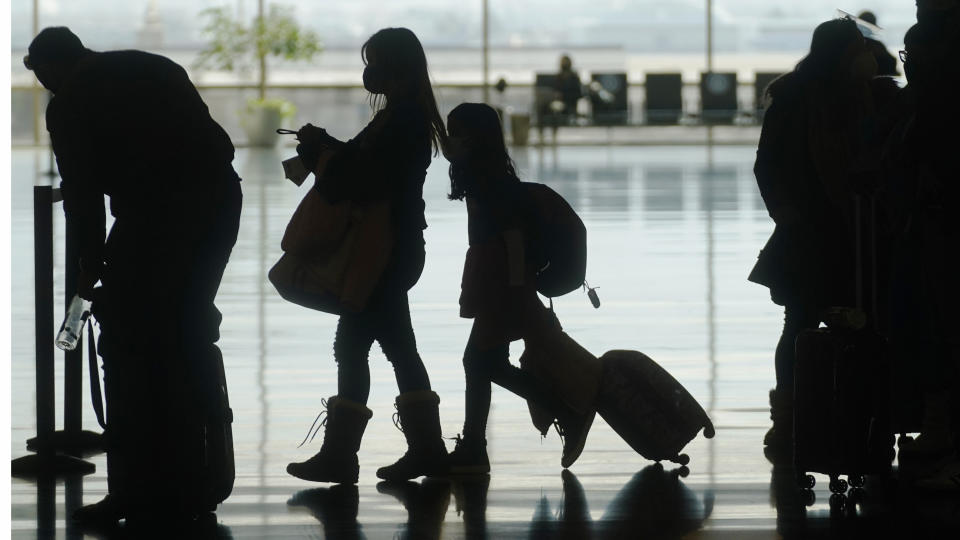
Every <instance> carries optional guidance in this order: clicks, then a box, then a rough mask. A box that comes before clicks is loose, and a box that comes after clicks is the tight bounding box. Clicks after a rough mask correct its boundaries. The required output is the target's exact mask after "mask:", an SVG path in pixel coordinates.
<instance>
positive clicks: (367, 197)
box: [287, 28, 447, 483]
mask: <svg viewBox="0 0 960 540" xmlns="http://www.w3.org/2000/svg"><path fill="white" fill-rule="evenodd" d="M361 55H362V57H363V60H364V63H365V64H366V67H365V69H364V71H363V85H364V88H366V89H367V90H368V91H369V92H370V93H371V103H372V104H373V106H374V107H375V108H376V109H378V110H377V113H376V115H375V116H374V118H373V120H372V121H371V122H370V124H368V125H367V127H366V128H364V129H363V131H361V132H360V133H359V134H358V135H357V136H356V137H354V138H353V139H351V140H350V141H348V142H346V143H339V142H337V141H335V140H332V138H331V137H329V136H328V135H326V132H324V131H323V130H321V129H319V128H316V127H314V126H311V125H309V124H307V125H306V126H304V127H303V128H301V130H300V132H299V138H300V141H301V145H300V147H298V152H299V153H300V155H301V157H302V158H303V160H304V162H305V163H306V164H307V166H308V168H310V169H312V170H320V169H322V174H321V175H319V176H321V177H322V181H320V182H318V189H320V190H321V192H322V193H323V194H324V196H325V197H326V198H327V199H328V200H329V201H330V202H334V203H335V202H338V201H341V200H350V201H358V202H365V201H376V200H387V201H389V202H390V206H391V218H392V225H393V229H394V231H393V236H394V239H395V241H394V245H393V249H392V252H391V256H390V262H389V263H388V265H387V268H386V270H385V272H384V274H383V277H382V278H381V282H380V283H379V285H378V286H377V289H376V290H375V291H374V293H373V295H372V297H371V299H370V300H369V302H368V304H367V306H366V308H365V309H364V310H363V311H362V312H360V313H355V314H353V313H351V314H344V315H341V316H340V321H339V323H338V325H337V334H336V338H335V341H334V345H333V351H334V358H335V360H336V362H337V395H335V396H333V397H331V398H330V399H329V400H327V401H326V407H327V417H326V420H325V422H326V430H325V433H324V440H323V446H322V447H321V448H320V451H319V452H318V453H317V454H316V455H314V456H313V457H311V458H310V459H308V460H307V461H305V462H302V463H291V464H289V465H288V466H287V472H288V473H290V474H292V475H293V476H296V477H298V478H302V479H304V480H313V481H316V482H335V483H354V482H356V481H357V478H358V474H359V464H358V460H357V451H358V450H359V448H360V440H361V438H362V436H363V432H364V429H365V428H366V425H367V421H368V420H369V419H370V417H371V415H372V412H371V411H370V409H368V408H367V407H366V402H367V397H368V395H369V393H370V367H369V365H368V358H367V357H368V353H369V351H370V347H371V346H372V345H373V342H374V341H377V342H379V343H380V347H381V348H382V349H383V352H384V354H385V355H386V357H387V359H388V360H389V361H390V362H391V363H392V364H393V369H394V372H395V374H396V378H397V386H398V388H399V392H400V395H399V396H398V397H397V399H396V407H397V411H398V414H399V419H400V425H401V426H402V427H401V429H402V430H403V433H404V436H405V437H406V440H407V444H408V449H407V452H406V454H404V455H403V457H401V458H400V460H399V461H397V462H396V463H394V464H393V465H390V466H387V467H382V468H380V469H379V470H378V471H377V476H378V477H380V478H383V479H386V480H405V479H410V478H416V477H418V476H423V475H433V474H442V473H445V472H446V464H447V452H446V449H445V447H444V444H443V440H442V438H441V434H440V419H439V412H438V407H439V402H440V399H439V397H438V396H437V394H436V393H434V392H433V391H432V390H431V388H430V379H429V377H428V376H427V371H426V369H425V368H424V366H423V361H422V360H421V359H420V355H419V354H418V353H417V345H416V340H415V338H414V334H413V327H412V325H411V321H410V306H409V303H408V299H407V291H408V290H409V289H410V288H412V287H413V286H414V284H416V283H417V281H418V280H419V279H420V274H421V272H422V271H423V263H424V256H425V251H424V240H423V230H424V229H425V228H426V226H427V224H426V220H425V219H424V202H423V182H424V178H425V176H426V170H427V167H428V166H429V165H430V160H431V155H432V153H435V152H436V150H437V149H438V148H440V146H441V144H442V142H443V140H444V138H445V132H444V126H443V120H442V119H441V117H440V113H439V112H438V111H437V105H436V101H435V99H434V96H433V88H432V87H431V85H430V78H429V75H428V73H427V60H426V55H425V54H424V51H423V47H422V46H421V44H420V41H419V40H418V39H417V37H416V35H414V33H413V32H411V31H410V30H408V29H406V28H385V29H383V30H380V31H378V32H377V33H375V34H374V35H373V36H372V37H371V38H370V39H369V40H367V42H366V43H365V44H364V45H363V48H362V50H361Z"/></svg>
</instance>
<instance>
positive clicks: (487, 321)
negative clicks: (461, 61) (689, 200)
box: [445, 103, 595, 474]
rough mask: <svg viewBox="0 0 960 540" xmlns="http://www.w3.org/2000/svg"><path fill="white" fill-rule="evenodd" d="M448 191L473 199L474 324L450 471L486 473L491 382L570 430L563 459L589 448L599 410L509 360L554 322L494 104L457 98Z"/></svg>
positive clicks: (467, 284) (469, 261) (466, 282)
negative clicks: (566, 398) (567, 399)
mask: <svg viewBox="0 0 960 540" xmlns="http://www.w3.org/2000/svg"><path fill="white" fill-rule="evenodd" d="M447 123H448V129H449V138H448V141H447V145H446V148H445V155H446V157H447V158H448V159H449V160H450V163H451V165H450V195H449V196H450V199H452V200H463V199H464V198H465V199H466V201H467V213H468V220H469V221H468V231H469V239H470V248H469V250H468V251H467V258H466V262H465V264H464V269H463V281H462V285H461V287H462V291H461V295H460V316H461V317H465V318H472V319H473V320H474V322H473V328H472V330H471V332H470V338H469V340H468V341H467V347H466V350H465V351H464V353H463V367H464V371H465V375H466V412H465V418H464V425H463V438H462V439H458V441H457V446H456V449H455V450H454V451H453V453H452V454H450V472H451V473H455V474H457V473H459V474H470V473H477V474H482V473H486V472H489V471H490V462H489V459H488V457H487V441H486V427H487V415H488V413H489V410H490V382H491V381H492V382H496V383H497V384H499V385H501V386H503V387H504V388H506V389H508V390H510V391H511V392H513V393H515V394H517V395H519V396H521V397H523V398H525V399H527V400H529V401H531V402H533V403H536V404H537V405H539V406H542V407H543V408H545V409H546V410H548V411H550V413H551V414H553V415H554V417H555V418H556V426H557V429H558V431H559V432H560V433H561V436H563V438H564V448H563V458H562V460H561V463H562V465H563V466H564V467H568V466H570V465H571V464H573V462H574V461H575V460H576V459H577V457H578V456H579V455H580V452H581V451H582V450H583V444H584V441H585V440H586V437H587V433H588V432H589V429H590V425H591V423H592V421H593V418H594V414H595V413H589V414H582V415H581V414H578V413H577V412H575V411H574V410H573V409H571V408H570V407H569V406H568V405H566V404H565V403H564V402H563V401H562V400H561V399H560V398H559V397H558V396H556V394H554V393H553V392H552V391H551V389H550V388H549V387H547V386H546V385H545V384H544V383H543V382H541V381H540V380H538V379H537V378H536V377H534V376H533V375H532V374H531V373H530V372H527V371H524V370H521V369H520V368H518V367H516V366H514V365H512V364H511V363H510V361H509V344H510V342H511V341H516V340H518V339H523V338H528V337H530V336H531V335H533V334H535V333H540V332H548V331H550V330H551V329H553V328H556V327H557V326H558V324H557V322H556V318H555V317H554V315H553V313H552V312H551V311H549V310H548V309H546V308H545V307H544V306H543V304H542V303H541V302H540V300H539V298H538V297H537V286H536V272H537V270H538V269H539V268H540V267H541V265H539V264H538V262H539V261H541V260H542V259H543V257H542V254H541V253H539V249H540V247H539V246H540V244H541V243H540V241H539V239H538V236H539V233H538V226H537V209H536V208H535V206H534V204H533V201H532V200H531V197H530V195H529V194H528V190H527V185H525V184H524V183H522V182H521V181H520V179H519V178H518V177H517V173H516V170H515V169H514V166H513V162H512V161H511V159H510V156H509V155H508V154H507V149H506V145H505V143H504V140H503V129H502V127H501V125H500V119H499V117H498V116H497V113H496V111H494V110H493V109H492V108H491V107H489V106H487V105H483V104H478V103H463V104H461V105H458V106H457V107H456V108H455V109H453V111H451V112H450V114H449V116H448V117H447Z"/></svg>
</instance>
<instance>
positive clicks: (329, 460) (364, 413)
mask: <svg viewBox="0 0 960 540" xmlns="http://www.w3.org/2000/svg"><path fill="white" fill-rule="evenodd" d="M371 416H373V412H372V411H371V410H370V409H368V408H367V407H366V406H364V405H361V404H360V403H357V402H355V401H350V400H349V399H345V398H342V397H340V396H333V397H331V398H330V399H329V400H328V401H327V418H326V419H325V420H324V423H325V431H324V434H323V446H321V447H320V451H319V452H317V453H316V454H315V455H314V456H313V457H311V458H310V459H308V460H307V461H304V462H301V463H290V464H289V465H287V473H289V474H290V475H292V476H296V477H297V478H300V479H302V480H310V481H312V482H332V483H335V484H356V483H357V479H358V478H359V476H360V463H359V461H358V460H357V451H359V450H360V439H362V438H363V431H364V430H365V429H366V428H367V421H368V420H370V417H371Z"/></svg>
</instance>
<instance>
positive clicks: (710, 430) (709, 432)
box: [703, 422, 717, 439]
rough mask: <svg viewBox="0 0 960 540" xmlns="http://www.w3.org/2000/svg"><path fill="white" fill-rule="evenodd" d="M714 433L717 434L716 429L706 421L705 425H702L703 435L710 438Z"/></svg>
mask: <svg viewBox="0 0 960 540" xmlns="http://www.w3.org/2000/svg"><path fill="white" fill-rule="evenodd" d="M716 434H717V430H715V429H713V424H711V423H709V422H708V423H707V425H705V426H703V436H704V437H706V438H708V439H712V438H713V437H714V436H715V435H716Z"/></svg>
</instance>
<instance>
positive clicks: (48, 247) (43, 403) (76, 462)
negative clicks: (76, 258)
mask: <svg viewBox="0 0 960 540" xmlns="http://www.w3.org/2000/svg"><path fill="white" fill-rule="evenodd" d="M53 202H54V190H53V188H52V187H51V186H34V188H33V217H34V223H33V242H34V244H33V245H34V255H33V265H34V268H33V271H34V293H33V294H34V317H35V319H34V320H35V336H36V342H35V345H36V399H37V436H36V437H35V438H34V439H33V441H35V444H34V445H33V448H31V449H32V450H34V451H35V452H37V453H36V454H33V455H28V456H24V457H21V458H17V459H15V460H13V462H12V463H11V467H10V468H11V473H12V474H13V475H14V476H24V477H41V478H43V477H49V476H54V475H62V474H90V473H92V472H94V470H95V469H96V468H95V467H94V465H93V464H92V463H88V462H86V461H83V460H81V459H77V458H75V457H72V456H66V455H62V454H58V453H57V449H56V444H55V441H54V437H55V429H56V412H55V410H54V407H55V395H56V394H55V393H56V385H55V384H54V375H55V374H54V369H53V368H54V365H53V363H54V346H53V325H54V321H53ZM27 447H28V448H30V444H29V443H28V445H27Z"/></svg>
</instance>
